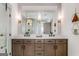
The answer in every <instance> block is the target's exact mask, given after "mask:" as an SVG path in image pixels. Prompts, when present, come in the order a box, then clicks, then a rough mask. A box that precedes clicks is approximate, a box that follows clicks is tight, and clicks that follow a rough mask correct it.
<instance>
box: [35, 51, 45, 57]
mask: <svg viewBox="0 0 79 59" xmlns="http://www.w3.org/2000/svg"><path fill="white" fill-rule="evenodd" d="M35 56H44V51H42V50H39V51H35Z"/></svg>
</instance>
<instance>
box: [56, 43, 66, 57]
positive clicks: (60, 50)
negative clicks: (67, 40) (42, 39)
mask: <svg viewBox="0 0 79 59" xmlns="http://www.w3.org/2000/svg"><path fill="white" fill-rule="evenodd" d="M66 55H67V48H66V44H56V56H66Z"/></svg>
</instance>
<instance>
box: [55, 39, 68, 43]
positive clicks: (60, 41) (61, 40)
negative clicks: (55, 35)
mask: <svg viewBox="0 0 79 59" xmlns="http://www.w3.org/2000/svg"><path fill="white" fill-rule="evenodd" d="M66 42H67V39H58V40H56V43H66Z"/></svg>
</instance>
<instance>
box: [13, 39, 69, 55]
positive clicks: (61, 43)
mask: <svg viewBox="0 0 79 59" xmlns="http://www.w3.org/2000/svg"><path fill="white" fill-rule="evenodd" d="M67 52H68V50H67V39H12V55H13V56H67Z"/></svg>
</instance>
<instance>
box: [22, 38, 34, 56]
mask: <svg viewBox="0 0 79 59" xmlns="http://www.w3.org/2000/svg"><path fill="white" fill-rule="evenodd" d="M23 44H24V53H23V55H24V56H34V40H31V39H29V40H24V43H23Z"/></svg>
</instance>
